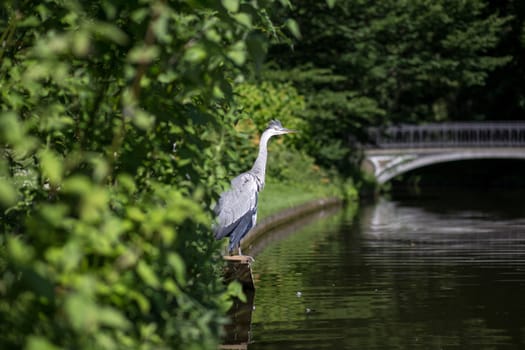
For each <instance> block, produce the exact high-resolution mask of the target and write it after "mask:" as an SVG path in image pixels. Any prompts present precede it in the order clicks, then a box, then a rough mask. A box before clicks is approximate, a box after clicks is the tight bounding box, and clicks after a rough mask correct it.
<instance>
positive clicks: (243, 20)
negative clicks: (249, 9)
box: [233, 12, 252, 28]
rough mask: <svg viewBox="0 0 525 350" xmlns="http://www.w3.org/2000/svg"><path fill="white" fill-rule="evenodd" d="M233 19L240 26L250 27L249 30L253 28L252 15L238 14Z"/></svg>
mask: <svg viewBox="0 0 525 350" xmlns="http://www.w3.org/2000/svg"><path fill="white" fill-rule="evenodd" d="M233 18H234V19H235V20H236V21H237V22H239V23H240V24H242V25H244V26H246V27H248V28H251V27H252V17H251V16H250V15H248V14H247V13H242V12H241V13H237V14H235V15H233Z"/></svg>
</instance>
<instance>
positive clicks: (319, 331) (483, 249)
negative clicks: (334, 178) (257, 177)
mask: <svg viewBox="0 0 525 350" xmlns="http://www.w3.org/2000/svg"><path fill="white" fill-rule="evenodd" d="M524 194H525V193H523V192H518V191H508V192H505V191H503V192H502V191H472V192H461V191H458V190H455V191H440V192H436V193H431V194H425V195H420V196H406V195H403V196H398V197H396V196H394V197H392V198H390V199H387V198H381V199H379V200H378V201H376V202H375V203H370V204H362V205H361V207H360V209H359V210H352V209H350V210H340V211H338V212H335V213H330V215H327V216H326V217H324V218H322V219H320V220H317V221H314V222H313V223H310V224H309V225H307V226H306V228H302V229H299V230H297V231H295V232H293V233H291V234H288V235H285V236H279V237H277V238H275V239H273V241H272V242H271V243H268V244H267V245H266V246H265V248H264V249H263V250H261V252H260V253H258V254H257V255H256V257H255V258H256V261H255V263H254V264H253V270H254V274H255V278H256V287H257V290H256V293H255V299H254V310H253V313H252V323H251V327H250V334H249V338H250V342H249V345H248V348H249V349H251V350H256V349H476V350H479V349H523V348H525V205H524V200H523V198H525V197H524V196H523V195H524Z"/></svg>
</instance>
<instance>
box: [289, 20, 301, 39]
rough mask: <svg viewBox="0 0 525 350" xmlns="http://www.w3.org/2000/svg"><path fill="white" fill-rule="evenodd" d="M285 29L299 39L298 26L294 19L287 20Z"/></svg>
mask: <svg viewBox="0 0 525 350" xmlns="http://www.w3.org/2000/svg"><path fill="white" fill-rule="evenodd" d="M286 27H287V28H288V29H289V30H290V32H291V33H292V34H293V36H295V37H296V38H297V39H301V31H300V30H299V25H298V24H297V22H296V21H295V20H294V19H292V18H289V19H287V20H286Z"/></svg>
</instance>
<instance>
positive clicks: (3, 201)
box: [0, 176, 18, 207]
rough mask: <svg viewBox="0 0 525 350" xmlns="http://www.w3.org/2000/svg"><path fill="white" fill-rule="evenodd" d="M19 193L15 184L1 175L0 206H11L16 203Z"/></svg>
mask: <svg viewBox="0 0 525 350" xmlns="http://www.w3.org/2000/svg"><path fill="white" fill-rule="evenodd" d="M17 199H18V193H17V190H16V188H15V186H14V184H13V183H12V182H11V181H10V180H8V179H6V178H4V177H2V176H0V207H10V206H12V205H14V204H15V203H16V201H17Z"/></svg>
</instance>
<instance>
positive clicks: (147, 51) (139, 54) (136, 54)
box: [128, 45, 159, 64]
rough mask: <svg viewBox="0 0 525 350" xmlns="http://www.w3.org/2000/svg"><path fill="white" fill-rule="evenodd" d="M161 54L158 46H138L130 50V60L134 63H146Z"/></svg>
mask: <svg viewBox="0 0 525 350" xmlns="http://www.w3.org/2000/svg"><path fill="white" fill-rule="evenodd" d="M158 55H159V48H158V47H157V46H153V45H149V46H136V47H134V48H133V49H131V51H130V52H129V55H128V60H129V62H132V63H139V64H146V63H150V62H151V61H153V60H154V59H156V58H157V57H158Z"/></svg>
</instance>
